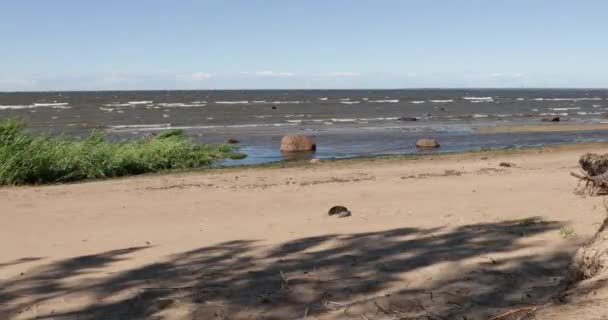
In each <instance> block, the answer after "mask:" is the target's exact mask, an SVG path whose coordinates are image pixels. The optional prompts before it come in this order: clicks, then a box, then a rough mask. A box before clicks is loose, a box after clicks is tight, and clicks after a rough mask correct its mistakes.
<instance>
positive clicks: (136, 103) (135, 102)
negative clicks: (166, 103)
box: [128, 101, 154, 106]
mask: <svg viewBox="0 0 608 320" xmlns="http://www.w3.org/2000/svg"><path fill="white" fill-rule="evenodd" d="M152 103H154V101H129V102H128V104H129V105H132V106H136V105H140V104H152Z"/></svg>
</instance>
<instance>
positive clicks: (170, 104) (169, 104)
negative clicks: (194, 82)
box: [158, 102, 206, 108]
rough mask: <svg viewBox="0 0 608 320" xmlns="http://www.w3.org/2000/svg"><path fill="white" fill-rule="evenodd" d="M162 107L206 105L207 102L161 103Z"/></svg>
mask: <svg viewBox="0 0 608 320" xmlns="http://www.w3.org/2000/svg"><path fill="white" fill-rule="evenodd" d="M158 105H159V106H161V107H165V108H192V107H204V106H206V104H204V103H191V104H188V103H181V102H171V103H159V104H158Z"/></svg>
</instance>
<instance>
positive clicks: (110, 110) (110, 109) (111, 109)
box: [99, 107, 114, 112]
mask: <svg viewBox="0 0 608 320" xmlns="http://www.w3.org/2000/svg"><path fill="white" fill-rule="evenodd" d="M99 110H101V111H106V112H112V111H114V108H104V107H99Z"/></svg>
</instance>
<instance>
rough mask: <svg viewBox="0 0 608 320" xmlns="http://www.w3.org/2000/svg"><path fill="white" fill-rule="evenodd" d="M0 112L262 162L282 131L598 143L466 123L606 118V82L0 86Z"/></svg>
mask: <svg viewBox="0 0 608 320" xmlns="http://www.w3.org/2000/svg"><path fill="white" fill-rule="evenodd" d="M0 117H1V118H6V117H21V118H23V119H25V120H26V122H27V123H28V125H29V126H30V128H32V130H34V131H42V132H47V133H51V134H73V135H84V134H86V133H88V132H90V131H91V130H93V129H101V130H105V131H106V132H107V133H108V135H109V136H110V137H111V138H112V139H118V140H120V139H131V138H135V137H139V136H143V135H145V134H146V133H148V132H152V131H158V130H162V129H166V128H182V129H184V130H185V131H186V132H187V133H188V134H189V135H191V136H192V137H193V138H195V139H196V140H197V141H201V142H223V141H225V140H226V139H227V138H230V137H232V138H236V139H238V140H240V141H241V142H242V150H243V151H244V152H246V153H248V154H249V157H248V158H247V159H245V160H240V161H238V163H262V162H269V161H277V160H281V159H284V158H285V156H284V155H281V154H280V152H278V146H279V144H280V138H281V136H282V135H284V134H290V133H292V134H293V133H295V134H297V133H301V134H308V135H313V136H315V137H316V139H317V143H318V151H317V153H316V156H317V157H321V158H331V157H355V156H372V155H390V154H404V153H417V152H419V151H417V150H416V149H415V147H414V142H415V140H416V139H418V138H421V137H432V138H437V139H439V140H440V143H441V145H442V146H441V148H440V149H438V150H436V151H432V152H449V151H466V150H477V149H495V148H507V147H514V146H540V145H548V144H559V143H568V142H578V141H604V140H606V136H608V135H606V133H605V132H602V131H587V132H550V133H478V132H475V130H474V129H475V128H476V127H482V126H494V125H509V124H535V123H540V120H541V119H543V118H553V117H560V119H561V120H563V121H564V120H565V121H567V123H602V122H606V121H608V90H562V89H560V90H557V89H556V90H546V89H543V90H536V89H534V90H529V89H527V90H485V89H484V90H474V89H468V90H467V89H463V90H436V89H428V90H288V91H276V90H275V91H269V90H260V91H257V90H256V91H129V92H53V93H0ZM400 118H403V119H400ZM411 118H415V119H416V121H411ZM404 120H407V121H404ZM426 152H428V151H426ZM233 162H234V161H229V162H228V163H233ZM234 163H236V162H234Z"/></svg>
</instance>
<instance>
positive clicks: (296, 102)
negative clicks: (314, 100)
mask: <svg viewBox="0 0 608 320" xmlns="http://www.w3.org/2000/svg"><path fill="white" fill-rule="evenodd" d="M306 102H307V101H297V100H295V101H271V102H269V103H271V104H300V103H306Z"/></svg>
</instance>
